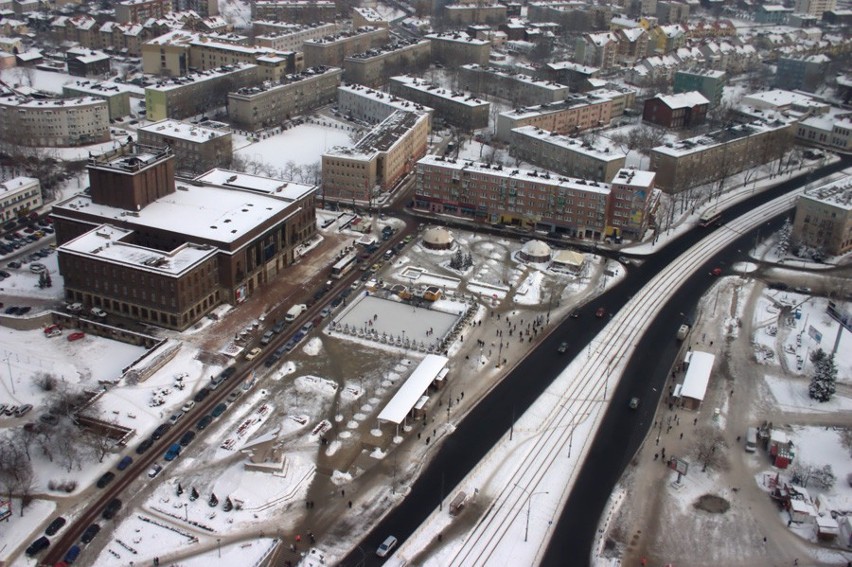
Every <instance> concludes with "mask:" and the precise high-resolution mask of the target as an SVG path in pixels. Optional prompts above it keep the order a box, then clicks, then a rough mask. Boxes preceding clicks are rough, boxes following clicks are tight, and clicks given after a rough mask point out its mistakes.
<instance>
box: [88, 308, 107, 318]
mask: <svg viewBox="0 0 852 567" xmlns="http://www.w3.org/2000/svg"><path fill="white" fill-rule="evenodd" d="M89 313H91V314H92V316H93V317H97V318H98V319H104V318H106V316H107V314H106V311H104V310H103V309H101V308H100V307H92V309H91V310H90V311H89Z"/></svg>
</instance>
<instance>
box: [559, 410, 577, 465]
mask: <svg viewBox="0 0 852 567" xmlns="http://www.w3.org/2000/svg"><path fill="white" fill-rule="evenodd" d="M559 407H561V408H562V409H564V410H565V411H567V412H568V415H570V416H571V422H570V423H569V424H568V427H569V428H570V431H569V433H568V458H569V459H570V458H571V445H572V443H573V442H574V412H573V411H571V410H569V409H568V408H567V407H565V405H564V404H563V405H560V406H559Z"/></svg>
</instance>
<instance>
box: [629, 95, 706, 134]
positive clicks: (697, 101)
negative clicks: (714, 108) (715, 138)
mask: <svg viewBox="0 0 852 567" xmlns="http://www.w3.org/2000/svg"><path fill="white" fill-rule="evenodd" d="M708 108H710V101H708V100H707V99H706V98H704V95H702V94H701V93H699V92H698V91H691V92H687V93H678V94H673V95H657V96H654V97H651V98H649V99H646V100H645V107H644V110H643V112H642V120H643V121H645V122H649V123H651V124H656V125H657V126H662V127H663V128H669V129H672V130H679V129H683V128H695V127H697V126H700V125H702V124H704V120H705V119H706V118H707V109H708Z"/></svg>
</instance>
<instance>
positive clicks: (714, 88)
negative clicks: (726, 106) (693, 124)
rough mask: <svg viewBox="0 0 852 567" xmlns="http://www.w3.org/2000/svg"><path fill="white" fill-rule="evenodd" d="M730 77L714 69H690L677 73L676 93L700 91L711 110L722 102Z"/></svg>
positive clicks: (675, 77)
mask: <svg viewBox="0 0 852 567" xmlns="http://www.w3.org/2000/svg"><path fill="white" fill-rule="evenodd" d="M727 81H728V76H727V75H726V74H725V72H724V71H714V70H712V69H690V70H682V71H680V70H679V71H675V76H674V92H675V93H685V92H690V91H698V92H699V93H701V95H702V96H704V98H706V99H707V101H708V102H709V103H710V108H713V107H716V106H718V105H719V104H720V103H721V102H722V93H723V92H724V89H725V84H726V83H727Z"/></svg>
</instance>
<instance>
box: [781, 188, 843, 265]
mask: <svg viewBox="0 0 852 567" xmlns="http://www.w3.org/2000/svg"><path fill="white" fill-rule="evenodd" d="M790 239H791V240H792V241H793V246H797V245H798V246H807V247H809V248H813V249H814V250H816V251H819V252H821V253H822V255H823V256H826V255H827V256H840V255H842V254H845V253H847V252H849V251H850V250H852V177H849V176H846V177H844V178H843V179H840V180H838V181H834V182H832V183H829V184H828V185H823V186H822V187H817V188H815V189H807V190H805V193H804V194H803V195H802V196H801V197H799V200H798V201H797V202H796V216H795V219H794V220H793V231H792V233H791V234H790Z"/></svg>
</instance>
